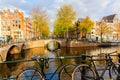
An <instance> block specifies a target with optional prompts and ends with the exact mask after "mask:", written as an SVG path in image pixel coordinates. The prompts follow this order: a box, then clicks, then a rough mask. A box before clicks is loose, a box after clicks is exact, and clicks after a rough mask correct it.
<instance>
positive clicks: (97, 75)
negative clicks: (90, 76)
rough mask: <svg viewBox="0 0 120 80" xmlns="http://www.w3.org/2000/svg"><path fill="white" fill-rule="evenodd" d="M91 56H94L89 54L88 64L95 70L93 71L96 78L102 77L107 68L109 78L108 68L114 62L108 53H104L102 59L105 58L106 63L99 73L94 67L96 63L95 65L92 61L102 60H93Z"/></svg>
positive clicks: (98, 79) (97, 79)
mask: <svg viewBox="0 0 120 80" xmlns="http://www.w3.org/2000/svg"><path fill="white" fill-rule="evenodd" d="M93 57H94V56H91V57H90V62H91V63H90V65H89V66H92V65H93V69H94V71H95V73H96V80H100V79H103V76H104V74H105V72H106V71H107V70H109V76H110V78H111V76H112V75H111V73H110V69H111V67H112V66H115V64H114V63H113V61H112V58H111V57H110V54H106V55H105V59H103V60H105V62H106V65H105V68H104V69H103V70H102V72H101V74H99V73H98V70H97V68H96V65H95V63H94V61H103V60H94V59H93Z"/></svg>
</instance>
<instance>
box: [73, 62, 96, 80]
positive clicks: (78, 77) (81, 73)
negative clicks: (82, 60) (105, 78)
mask: <svg viewBox="0 0 120 80" xmlns="http://www.w3.org/2000/svg"><path fill="white" fill-rule="evenodd" d="M95 78H96V74H95V71H94V70H93V69H92V68H90V67H89V66H88V65H86V64H82V65H78V66H77V67H76V68H75V69H74V71H73V73H72V80H95Z"/></svg>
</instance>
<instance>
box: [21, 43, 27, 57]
mask: <svg viewBox="0 0 120 80" xmlns="http://www.w3.org/2000/svg"><path fill="white" fill-rule="evenodd" d="M25 49H26V45H25V44H24V43H23V44H22V46H21V50H20V53H21V57H25V53H24V50H25Z"/></svg>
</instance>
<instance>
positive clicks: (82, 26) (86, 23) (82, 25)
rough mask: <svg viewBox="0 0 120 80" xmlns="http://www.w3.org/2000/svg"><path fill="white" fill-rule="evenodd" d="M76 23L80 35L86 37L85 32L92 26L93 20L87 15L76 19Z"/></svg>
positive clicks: (88, 31) (89, 30)
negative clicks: (81, 18)
mask: <svg viewBox="0 0 120 80" xmlns="http://www.w3.org/2000/svg"><path fill="white" fill-rule="evenodd" d="M76 24H77V26H78V27H79V31H80V34H81V36H82V37H85V38H86V34H87V33H90V32H91V30H92V28H93V26H94V22H93V21H92V20H91V19H90V17H89V16H87V17H86V18H85V19H83V20H82V21H80V20H78V21H77V23H76Z"/></svg>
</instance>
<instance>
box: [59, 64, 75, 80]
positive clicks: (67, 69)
mask: <svg viewBox="0 0 120 80" xmlns="http://www.w3.org/2000/svg"><path fill="white" fill-rule="evenodd" d="M75 67H76V66H75V65H73V64H68V65H65V66H63V68H62V69H61V70H60V72H59V80H72V72H73V70H74V68H75Z"/></svg>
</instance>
